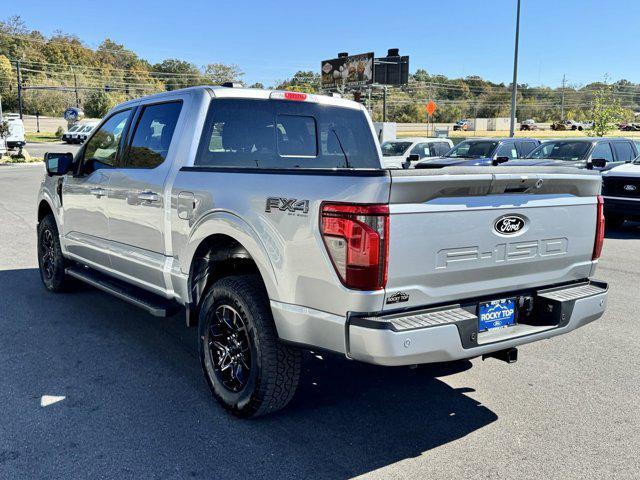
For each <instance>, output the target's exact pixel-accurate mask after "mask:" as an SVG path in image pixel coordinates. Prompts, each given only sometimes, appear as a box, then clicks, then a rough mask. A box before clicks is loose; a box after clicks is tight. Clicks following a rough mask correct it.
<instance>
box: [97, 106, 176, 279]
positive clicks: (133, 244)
mask: <svg viewBox="0 0 640 480" xmlns="http://www.w3.org/2000/svg"><path fill="white" fill-rule="evenodd" d="M183 103H184V102H183V99H182V98H176V99H173V100H170V101H164V102H161V103H153V104H143V105H140V106H139V107H138V110H137V112H136V116H135V118H134V120H133V122H132V125H131V128H130V133H129V135H128V138H127V142H126V149H125V152H124V156H123V157H124V159H123V162H122V165H121V167H120V168H117V169H115V170H114V171H113V172H112V178H111V182H110V188H109V198H108V215H109V240H110V242H109V243H110V251H111V263H112V265H113V268H114V269H116V270H118V271H120V272H122V273H123V274H124V275H126V276H128V277H130V278H131V279H133V280H137V281H139V282H140V283H141V284H143V285H144V286H147V287H151V288H160V289H162V288H164V275H163V267H164V255H165V254H166V248H165V218H164V217H165V216H164V212H165V207H166V202H167V201H168V199H167V198H166V197H165V192H164V190H165V189H164V186H165V181H166V179H167V175H168V173H169V171H170V169H171V165H172V161H171V159H172V158H173V155H172V152H173V149H174V144H175V143H176V142H175V138H176V131H177V129H178V128H179V121H180V118H181V111H182V109H183Z"/></svg>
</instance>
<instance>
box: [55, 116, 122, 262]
mask: <svg viewBox="0 0 640 480" xmlns="http://www.w3.org/2000/svg"><path fill="white" fill-rule="evenodd" d="M130 113H131V110H123V111H120V112H117V113H114V114H113V115H111V116H110V117H109V118H108V119H107V120H106V121H105V122H104V123H103V124H102V125H101V126H100V128H99V129H98V130H97V131H96V133H95V135H93V136H92V137H91V138H90V139H89V141H88V142H87V143H86V145H85V146H84V147H83V149H82V150H81V151H80V154H79V156H80V160H79V161H80V164H79V166H78V170H77V171H76V174H75V175H73V176H72V175H67V176H65V177H64V179H63V183H62V209H63V217H64V218H63V228H62V232H63V236H64V243H65V247H66V249H67V252H69V253H70V254H71V255H73V256H75V257H76V258H77V259H78V260H85V261H87V263H90V264H93V265H94V266H98V267H104V268H109V267H110V260H109V252H108V246H107V244H108V238H109V222H108V218H107V194H108V191H109V183H110V179H111V172H112V169H113V168H114V166H115V165H116V162H117V160H118V156H119V154H120V143H121V137H122V132H123V131H124V129H125V127H126V124H127V120H128V119H129V115H130Z"/></svg>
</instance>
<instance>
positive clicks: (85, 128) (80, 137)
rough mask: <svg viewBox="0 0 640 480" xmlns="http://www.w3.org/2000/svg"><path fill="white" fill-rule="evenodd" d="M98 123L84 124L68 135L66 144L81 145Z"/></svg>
mask: <svg viewBox="0 0 640 480" xmlns="http://www.w3.org/2000/svg"><path fill="white" fill-rule="evenodd" d="M98 123H99V122H85V123H82V124H81V127H80V128H78V130H76V131H74V132H71V131H70V133H69V140H68V143H83V142H84V141H85V140H86V139H87V138H88V137H89V135H91V132H92V131H93V129H94V128H96V125H98Z"/></svg>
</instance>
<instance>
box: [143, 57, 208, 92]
mask: <svg viewBox="0 0 640 480" xmlns="http://www.w3.org/2000/svg"><path fill="white" fill-rule="evenodd" d="M152 68H153V71H154V72H159V73H160V74H165V75H160V74H158V75H156V76H157V78H158V80H160V81H162V82H163V83H164V86H165V88H166V89H167V90H177V89H178V88H186V87H192V86H194V85H200V84H202V83H205V81H204V79H203V78H202V72H200V70H199V69H198V67H196V66H195V65H194V64H193V63H189V62H186V61H184V60H179V59H177V58H167V59H166V60H163V61H162V62H160V63H156V64H155V65H154V66H153V67H152Z"/></svg>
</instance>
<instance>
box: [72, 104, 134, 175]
mask: <svg viewBox="0 0 640 480" xmlns="http://www.w3.org/2000/svg"><path fill="white" fill-rule="evenodd" d="M130 113H131V110H123V111H122V112H118V113H115V114H113V115H112V116H111V117H110V118H109V119H108V120H107V121H106V122H104V123H103V124H102V126H101V127H100V129H99V130H98V131H97V132H96V133H95V135H93V137H91V139H90V140H89V141H88V142H87V145H86V147H85V150H84V155H83V156H82V170H83V172H84V173H91V172H93V171H95V170H99V169H101V168H110V167H113V166H115V163H116V157H117V154H118V148H119V145H120V138H121V137H122V132H123V131H124V128H125V126H126V124H127V120H128V119H129V114H130Z"/></svg>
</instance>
